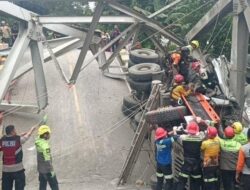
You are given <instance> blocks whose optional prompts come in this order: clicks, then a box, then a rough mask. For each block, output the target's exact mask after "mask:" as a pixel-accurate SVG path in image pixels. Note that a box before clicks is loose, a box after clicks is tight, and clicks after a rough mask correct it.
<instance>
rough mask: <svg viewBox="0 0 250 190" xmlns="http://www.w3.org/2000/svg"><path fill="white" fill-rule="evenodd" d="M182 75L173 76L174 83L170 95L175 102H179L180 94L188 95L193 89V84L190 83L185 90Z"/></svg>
mask: <svg viewBox="0 0 250 190" xmlns="http://www.w3.org/2000/svg"><path fill="white" fill-rule="evenodd" d="M183 82H184V77H183V76H182V75H180V74H178V75H175V76H174V85H173V88H172V90H171V93H170V96H171V98H172V99H173V100H174V101H175V102H179V100H180V99H181V96H185V97H186V96H188V95H190V94H191V93H192V91H193V86H192V85H190V87H189V89H188V90H187V89H186V88H185V86H184V85H183Z"/></svg>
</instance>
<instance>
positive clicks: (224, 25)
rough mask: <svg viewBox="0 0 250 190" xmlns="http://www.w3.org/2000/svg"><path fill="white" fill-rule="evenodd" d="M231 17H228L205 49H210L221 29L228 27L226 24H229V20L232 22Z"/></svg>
mask: <svg viewBox="0 0 250 190" xmlns="http://www.w3.org/2000/svg"><path fill="white" fill-rule="evenodd" d="M230 18H231V17H228V19H227V21H226V22H225V23H224V24H223V26H222V27H221V28H220V30H219V31H218V32H217V34H216V35H215V37H214V39H213V40H212V42H211V43H210V44H209V45H208V46H207V49H205V51H208V49H209V48H210V47H211V46H212V45H213V43H214V41H215V39H216V38H217V36H218V35H219V34H220V33H221V31H222V30H223V29H224V28H225V27H226V25H227V24H228V22H230Z"/></svg>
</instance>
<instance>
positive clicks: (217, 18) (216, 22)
mask: <svg viewBox="0 0 250 190" xmlns="http://www.w3.org/2000/svg"><path fill="white" fill-rule="evenodd" d="M219 17H220V12H219V13H218V15H217V17H216V21H215V24H214V28H213V31H212V33H211V35H210V37H209V39H208V42H210V40H211V39H212V37H213V35H214V32H215V28H216V26H217V24H218V20H219ZM208 45H209V44H206V46H205V48H204V49H206V48H207V46H208Z"/></svg>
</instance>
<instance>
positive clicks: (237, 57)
mask: <svg viewBox="0 0 250 190" xmlns="http://www.w3.org/2000/svg"><path fill="white" fill-rule="evenodd" d="M180 2H181V0H176V1H174V2H172V3H171V4H169V5H167V6H165V7H163V8H162V9H160V10H158V11H156V12H155V13H153V14H151V15H149V16H145V15H143V14H141V13H138V12H136V11H134V10H132V9H130V8H128V7H126V6H124V5H122V4H119V3H117V2H116V1H115V0H99V1H97V7H96V9H95V12H94V15H93V16H92V17H89V16H80V17H79V16H77V17H74V16H73V17H48V16H40V15H38V14H36V13H34V12H31V11H28V10H26V9H23V8H21V7H19V6H17V5H15V4H13V3H11V2H8V1H0V14H2V15H7V16H10V17H13V18H15V19H17V20H19V21H20V27H19V28H20V32H19V35H18V38H17V40H16V42H15V44H14V46H13V47H12V49H11V51H10V54H9V56H8V59H7V61H6V63H5V67H4V69H3V70H2V71H1V73H0V102H2V100H3V98H4V96H5V94H6V92H7V90H8V87H9V85H10V83H11V81H12V80H14V79H17V78H19V77H20V76H22V75H24V74H25V73H27V72H28V71H30V70H32V69H33V70H34V73H35V83H36V95H37V106H31V105H11V104H9V105H5V104H3V103H2V104H1V105H0V109H1V110H2V111H4V110H5V109H6V108H8V109H9V108H11V107H12V106H13V107H16V106H19V107H22V108H24V109H23V110H25V111H28V110H32V111H34V109H37V111H40V110H42V109H44V108H45V107H46V106H47V105H48V98H47V93H48V92H47V89H46V84H45V76H44V73H43V64H44V63H46V62H48V61H49V60H51V59H52V60H53V61H54V62H55V63H56V65H57V68H58V71H59V72H60V74H61V76H62V78H63V79H64V80H65V82H67V83H68V84H75V83H76V81H77V78H78V75H79V73H80V72H81V71H82V70H83V69H84V68H85V67H86V66H87V65H89V64H90V63H91V62H92V61H93V60H95V59H96V60H97V61H98V63H99V67H100V69H101V70H102V71H104V74H105V75H107V76H111V77H117V76H115V75H112V73H109V72H108V68H109V66H110V64H111V63H112V62H113V61H114V59H115V58H116V57H117V55H118V54H119V52H120V50H121V49H122V48H123V47H124V46H125V45H126V44H127V43H128V42H129V40H130V39H131V38H134V41H135V39H136V36H137V34H138V33H139V32H140V31H141V30H142V29H143V32H145V33H146V34H147V35H148V36H150V39H151V40H152V42H153V43H154V44H155V45H156V47H158V49H160V51H166V50H165V49H164V48H163V47H162V46H161V44H160V43H159V41H157V39H156V38H155V36H154V34H155V33H159V34H160V35H161V36H164V37H165V38H167V39H169V41H171V42H172V43H175V44H177V45H184V44H185V42H186V41H188V40H191V39H194V38H195V37H197V36H198V35H202V33H203V31H205V30H206V28H207V27H209V25H210V24H212V23H213V22H215V20H216V19H215V18H216V17H217V16H218V14H220V17H223V16H225V15H226V14H228V13H229V12H233V13H234V18H233V36H232V39H233V40H232V47H233V48H232V53H231V64H232V66H231V75H230V78H231V83H230V85H231V87H232V91H233V93H234V96H235V97H236V99H237V100H240V103H241V104H242V101H241V100H244V97H243V94H244V93H239V92H242V91H243V89H244V87H243V85H244V82H243V81H245V72H243V71H245V70H246V62H247V61H246V60H247V52H248V48H247V47H248V40H246V39H249V31H250V5H249V4H250V3H249V0H218V2H217V3H216V4H215V5H214V6H213V7H212V9H211V10H210V11H209V12H208V13H207V14H206V15H205V16H204V17H203V18H202V19H201V20H200V21H199V22H198V23H197V24H196V25H195V26H194V27H193V28H192V30H191V31H190V32H188V33H187V35H186V39H185V40H184V39H180V38H179V37H177V36H176V35H175V34H173V33H172V32H171V31H169V30H167V29H166V27H165V26H162V25H161V24H160V23H158V22H157V21H156V20H154V17H155V16H157V15H159V14H161V13H162V12H164V11H166V10H168V9H169V8H171V7H173V6H176V5H177V4H178V3H180ZM105 6H110V7H112V8H113V9H115V10H117V11H119V12H122V13H124V14H126V15H127V16H116V17H114V16H102V10H103V8H104V7H105ZM69 23H71V24H74V23H89V24H90V26H89V30H88V31H87V32H84V31H80V30H78V29H75V28H72V27H70V26H69V25H65V24H69ZM98 23H104V24H105V23H121V24H122V23H127V24H131V25H130V26H129V27H128V28H127V29H126V30H124V31H123V32H122V33H121V34H120V35H119V36H117V37H116V38H115V39H113V40H112V41H110V42H109V43H108V44H107V45H105V46H104V47H103V46H102V45H101V43H100V42H101V39H100V38H99V37H98V36H96V35H95V34H94V31H95V29H96V26H97V24H98ZM43 28H47V29H49V30H52V31H55V32H58V33H61V34H63V35H65V36H68V37H66V38H62V39H58V41H60V43H58V46H57V47H53V48H51V47H50V45H49V44H50V41H48V42H47V40H46V39H45V37H44V34H43ZM124 36H126V37H125V39H124V40H122V43H121V44H120V45H119V46H118V48H117V50H116V51H115V52H113V54H112V55H111V57H110V58H109V59H107V58H106V56H105V50H106V49H107V48H109V47H110V46H111V45H112V44H114V43H115V42H116V41H117V40H119V39H120V38H122V37H124ZM43 46H45V47H47V49H48V53H47V54H43ZM28 47H29V48H30V49H31V55H32V61H31V62H30V63H27V64H25V65H19V60H20V59H21V58H22V56H23V54H24V52H25V51H26V49H27V48H28ZM76 48H80V49H81V51H80V55H79V57H78V60H77V62H76V65H75V68H74V70H73V73H72V76H70V77H69V79H68V78H67V76H65V74H64V72H63V70H62V69H61V68H60V65H59V64H58V61H57V59H56V57H58V56H60V55H63V54H65V53H67V52H69V51H71V50H73V49H76ZM88 50H91V52H92V53H93V57H92V59H91V60H90V61H89V62H88V63H85V65H84V66H83V63H84V60H85V57H86V54H87V51H88Z"/></svg>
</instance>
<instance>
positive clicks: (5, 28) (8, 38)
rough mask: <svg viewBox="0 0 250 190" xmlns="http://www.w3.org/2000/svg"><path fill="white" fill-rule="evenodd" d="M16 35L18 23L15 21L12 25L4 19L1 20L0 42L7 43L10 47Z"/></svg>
mask: <svg viewBox="0 0 250 190" xmlns="http://www.w3.org/2000/svg"><path fill="white" fill-rule="evenodd" d="M17 35H18V24H17V23H16V22H15V23H14V24H13V25H12V26H10V25H9V23H8V22H6V21H1V25H0V43H5V44H8V46H9V47H11V46H12V45H13V44H14V41H15V40H16V38H17Z"/></svg>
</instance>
